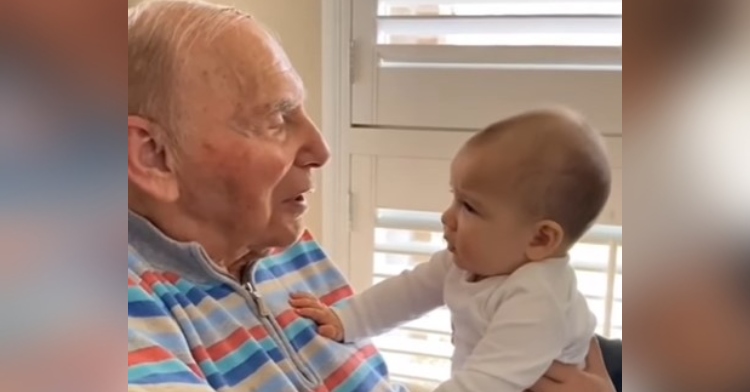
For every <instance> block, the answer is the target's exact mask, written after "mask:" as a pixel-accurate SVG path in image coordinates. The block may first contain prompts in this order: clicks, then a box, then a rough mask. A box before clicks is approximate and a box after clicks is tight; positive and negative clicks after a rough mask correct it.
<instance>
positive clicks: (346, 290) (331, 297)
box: [320, 286, 354, 306]
mask: <svg viewBox="0 0 750 392" xmlns="http://www.w3.org/2000/svg"><path fill="white" fill-rule="evenodd" d="M352 295H354V291H353V290H352V288H351V286H344V287H341V288H339V289H336V290H334V291H332V292H330V293H328V294H326V295H324V296H322V297H320V302H322V303H324V304H326V305H328V306H333V305H335V304H336V303H338V302H341V301H342V300H344V299H346V298H349V297H351V296H352Z"/></svg>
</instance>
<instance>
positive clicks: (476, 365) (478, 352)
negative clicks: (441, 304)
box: [435, 284, 567, 392]
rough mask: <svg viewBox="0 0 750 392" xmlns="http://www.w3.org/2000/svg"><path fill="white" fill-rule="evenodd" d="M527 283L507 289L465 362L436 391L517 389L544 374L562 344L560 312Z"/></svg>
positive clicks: (504, 391) (517, 391) (512, 391)
mask: <svg viewBox="0 0 750 392" xmlns="http://www.w3.org/2000/svg"><path fill="white" fill-rule="evenodd" d="M532 286H534V285H533V284H528V285H518V286H515V287H512V288H509V290H510V291H508V292H506V293H505V294H504V295H503V298H502V300H499V301H498V304H497V306H498V307H497V309H490V311H494V315H493V316H492V318H491V321H490V324H489V327H488V329H487V331H486V333H485V335H484V336H483V337H482V339H481V340H480V341H479V343H478V344H477V345H476V347H475V349H474V351H472V353H471V354H470V355H469V357H468V358H467V360H466V362H465V363H464V366H462V367H461V368H460V369H458V370H457V371H456V372H454V374H453V377H452V378H451V379H450V380H449V381H446V382H445V383H443V384H441V385H440V386H439V387H438V388H437V390H436V391H435V392H484V391H492V392H522V391H524V390H526V389H527V388H529V387H530V386H531V385H533V384H534V383H535V382H536V381H537V380H539V379H540V378H541V377H542V376H543V375H544V373H545V372H546V371H547V369H548V368H549V367H550V366H551V365H552V362H553V361H554V360H556V359H557V358H558V357H560V356H561V354H562V352H563V350H564V348H565V346H566V343H567V342H566V341H565V339H566V335H567V334H566V324H565V314H564V310H563V309H562V308H561V304H560V301H559V300H558V299H557V298H556V296H555V295H554V294H553V293H552V292H551V291H548V290H544V287H532ZM500 302H501V303H500ZM489 306H492V305H489Z"/></svg>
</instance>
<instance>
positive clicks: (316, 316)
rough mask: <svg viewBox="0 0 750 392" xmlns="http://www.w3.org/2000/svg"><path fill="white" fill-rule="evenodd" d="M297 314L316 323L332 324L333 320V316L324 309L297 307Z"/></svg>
mask: <svg viewBox="0 0 750 392" xmlns="http://www.w3.org/2000/svg"><path fill="white" fill-rule="evenodd" d="M297 314H299V315H300V316H302V317H305V318H309V319H311V320H313V321H315V322H316V323H318V324H332V323H333V322H335V319H334V316H333V315H332V314H331V313H330V312H329V311H328V310H326V309H320V308H298V309H297Z"/></svg>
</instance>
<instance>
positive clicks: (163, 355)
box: [128, 347, 174, 367]
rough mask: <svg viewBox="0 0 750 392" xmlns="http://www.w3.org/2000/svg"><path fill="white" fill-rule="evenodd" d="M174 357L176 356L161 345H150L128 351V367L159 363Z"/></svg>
mask: <svg viewBox="0 0 750 392" xmlns="http://www.w3.org/2000/svg"><path fill="white" fill-rule="evenodd" d="M170 359H174V356H172V354H170V353H169V352H168V351H166V350H164V349H163V348H161V347H148V348H144V349H140V350H136V351H132V352H129V353H128V367H132V366H138V365H141V364H144V363H148V364H157V363H159V362H164V361H168V360H170Z"/></svg>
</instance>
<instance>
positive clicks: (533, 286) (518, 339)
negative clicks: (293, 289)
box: [334, 251, 596, 392]
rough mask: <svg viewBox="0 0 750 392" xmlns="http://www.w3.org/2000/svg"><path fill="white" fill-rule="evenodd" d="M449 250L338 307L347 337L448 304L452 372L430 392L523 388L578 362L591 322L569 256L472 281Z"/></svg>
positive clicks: (381, 328)
mask: <svg viewBox="0 0 750 392" xmlns="http://www.w3.org/2000/svg"><path fill="white" fill-rule="evenodd" d="M469 278H470V274H469V273H468V272H465V271H463V270H460V269H459V268H458V267H456V265H455V264H454V263H453V256H452V254H451V253H449V252H448V251H442V252H438V253H436V254H434V255H433V256H432V258H431V260H430V261H429V262H427V263H423V264H420V265H418V266H417V267H416V268H415V269H414V270H412V271H406V272H404V273H403V274H401V275H399V276H397V277H394V278H391V279H388V280H385V281H383V282H381V283H379V284H377V285H375V286H373V287H372V288H370V289H368V290H366V291H365V292H363V293H362V294H360V295H357V296H355V297H354V298H352V299H351V300H349V301H348V302H346V303H345V304H344V305H343V306H340V307H338V308H336V309H334V310H335V311H336V313H337V314H338V316H339V318H340V319H341V321H342V323H343V326H344V331H345V340H346V341H347V342H353V341H358V340H361V339H364V338H369V337H372V336H376V335H379V334H381V333H384V332H386V331H388V330H390V329H393V328H395V327H397V326H399V325H400V324H403V323H405V322H408V321H411V320H414V319H417V318H419V317H421V316H422V315H424V314H425V313H427V312H429V311H431V310H433V309H435V308H438V307H440V306H442V305H447V306H448V309H449V310H450V311H451V317H452V322H453V340H454V345H455V352H454V354H453V374H452V377H451V379H450V380H448V381H446V382H444V383H443V384H441V385H440V386H439V387H438V389H437V390H436V391H435V392H470V391H471V392H522V391H524V390H526V389H527V388H529V387H531V386H532V385H533V384H534V383H536V381H537V380H539V379H540V378H541V377H542V376H543V375H544V373H545V372H546V371H547V369H549V367H550V366H551V365H552V362H553V361H556V360H557V361H560V362H563V363H568V364H575V365H582V364H583V362H584V361H585V357H586V354H587V353H588V348H589V343H590V341H591V338H592V337H593V334H594V329H595V328H596V319H595V317H594V316H593V314H592V313H591V312H590V311H589V308H588V306H587V304H586V300H585V299H584V297H583V296H582V295H581V294H580V293H579V292H578V288H577V283H576V276H575V272H574V271H573V269H572V267H571V266H570V264H569V260H568V258H560V259H549V260H545V261H542V262H535V263H529V264H526V265H524V266H523V267H521V268H519V269H518V270H516V271H515V272H513V273H512V274H511V275H508V276H495V277H491V278H487V279H484V280H481V281H479V282H471V281H470V280H469Z"/></svg>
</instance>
